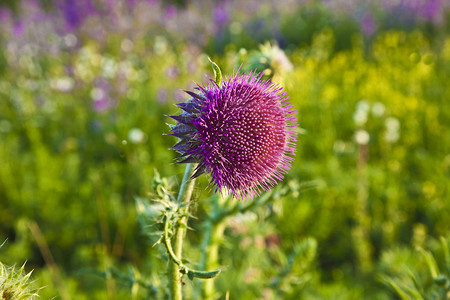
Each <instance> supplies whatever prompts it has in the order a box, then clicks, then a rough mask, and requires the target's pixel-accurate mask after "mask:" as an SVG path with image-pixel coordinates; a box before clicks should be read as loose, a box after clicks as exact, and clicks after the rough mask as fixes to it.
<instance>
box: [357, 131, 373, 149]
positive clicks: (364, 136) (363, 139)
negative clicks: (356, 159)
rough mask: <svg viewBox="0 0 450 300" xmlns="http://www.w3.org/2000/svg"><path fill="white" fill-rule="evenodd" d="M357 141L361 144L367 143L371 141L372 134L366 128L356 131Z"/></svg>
mask: <svg viewBox="0 0 450 300" xmlns="http://www.w3.org/2000/svg"><path fill="white" fill-rule="evenodd" d="M355 141H356V142H357V143H358V144H360V145H367V144H368V143H369V141H370V135H369V133H368V132H367V131H365V130H358V131H357V132H356V133H355Z"/></svg>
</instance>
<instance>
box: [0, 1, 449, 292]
mask: <svg viewBox="0 0 450 300" xmlns="http://www.w3.org/2000/svg"><path fill="white" fill-rule="evenodd" d="M310 10H312V11H310V12H301V18H298V19H296V18H294V17H292V18H286V19H285V20H284V21H283V23H282V30H283V32H285V33H286V35H291V38H290V39H291V40H292V41H297V43H294V42H292V45H289V47H288V51H286V52H285V53H284V55H286V58H287V59H288V60H289V62H290V63H291V64H292V66H293V68H292V70H289V72H281V73H279V72H278V71H275V72H274V74H281V75H280V76H279V78H278V79H277V78H273V77H272V79H273V80H276V81H278V82H282V83H283V85H284V86H285V87H286V89H287V92H288V94H289V96H290V99H291V101H292V102H293V104H294V106H295V108H296V109H297V110H298V112H299V124H300V126H301V128H300V129H299V143H298V149H297V151H298V152H297V156H296V159H295V162H294V165H293V167H292V170H291V171H290V172H289V174H288V175H287V176H286V179H285V180H284V182H283V183H282V184H281V185H280V186H279V187H278V188H277V189H275V191H274V192H273V194H272V195H270V199H269V200H267V201H263V202H261V203H258V205H255V206H253V207H251V209H249V210H246V211H241V208H242V207H245V205H247V204H248V203H239V204H235V205H236V206H233V205H232V204H230V206H229V207H228V208H229V209H234V208H233V207H238V206H239V207H238V209H236V210H233V214H232V215H230V216H227V218H226V220H225V218H224V224H225V225H224V228H223V236H222V238H221V239H220V240H219V241H217V244H218V245H219V250H218V253H219V258H218V260H219V261H218V263H219V266H220V267H224V269H223V271H222V273H221V274H220V276H219V277H217V278H216V279H214V282H215V286H216V290H217V295H218V296H219V295H220V296H221V297H222V298H223V297H225V295H226V294H227V292H228V293H229V295H230V299H257V298H264V299H299V297H300V298H304V299H339V298H342V299H361V298H363V297H364V298H367V299H386V298H393V297H395V295H398V296H399V297H409V298H411V297H416V298H420V297H423V298H424V299H445V298H442V297H443V296H442V295H444V294H442V292H443V291H446V289H447V292H448V278H449V274H448V254H445V253H448V250H445V247H446V246H444V244H445V243H444V244H442V246H441V244H440V243H438V242H436V241H435V239H437V238H438V237H440V236H447V237H448V232H449V231H450V228H449V222H448V220H449V219H450V203H449V201H448V199H450V195H449V190H450V156H449V155H450V154H449V150H448V149H450V127H449V124H450V105H449V102H448V100H449V98H450V85H449V84H448V78H449V71H448V70H449V69H450V36H449V35H448V34H447V33H445V32H440V33H439V39H437V38H436V36H434V37H433V39H432V38H429V37H428V34H425V33H424V32H423V31H421V30H418V29H417V30H412V31H410V32H406V31H382V32H380V33H379V35H377V36H375V37H374V38H373V40H371V41H370V43H367V41H366V40H365V39H364V38H363V37H361V36H360V35H358V34H353V33H354V29H353V27H352V26H353V25H352V24H350V25H348V26H343V27H332V26H331V27H330V26H329V24H327V23H326V22H325V21H326V18H327V14H328V12H323V11H322V8H321V6H319V5H318V6H317V7H313V8H310ZM316 17H317V18H316ZM350 23H351V22H350ZM292 28H297V29H298V31H294V30H292ZM244 29H245V28H244ZM340 34H342V35H344V36H345V37H346V41H349V42H348V43H347V42H343V40H342V39H341V37H340ZM240 36H241V37H242V40H243V44H242V45H240V44H239V43H237V42H235V40H232V41H233V45H232V46H230V47H224V49H225V51H224V53H222V54H216V53H213V54H211V53H209V54H210V55H211V56H212V57H214V60H215V61H217V63H218V64H219V65H220V66H221V67H222V68H223V74H224V76H225V75H226V74H227V73H229V72H230V71H231V70H232V69H233V67H238V66H239V64H240V63H241V62H242V63H243V66H242V68H243V70H251V69H255V68H256V69H258V68H259V67H260V63H261V62H263V63H266V62H265V61H261V58H262V57H270V58H273V55H274V52H271V51H273V50H274V48H275V44H272V45H271V46H270V47H269V46H267V45H265V46H263V47H262V48H258V47H257V45H258V44H259V42H260V41H255V40H253V39H250V34H249V33H248V32H246V30H242V31H241V34H240ZM269 37H270V36H269ZM245 39H248V44H244V40H245ZM267 39H270V38H267ZM296 39H298V40H296ZM124 40H125V38H124V37H122V36H114V35H111V38H110V39H108V41H107V42H106V44H105V45H99V44H98V43H97V42H96V41H94V40H90V39H86V40H83V46H82V47H80V49H77V50H76V51H75V50H74V51H65V52H62V53H61V54H60V55H58V56H52V55H50V54H42V53H41V54H39V55H37V54H36V53H30V52H27V51H24V52H18V53H15V54H14V55H12V54H11V52H8V51H7V50H6V49H4V48H3V47H2V48H0V158H1V159H0V240H4V239H5V238H8V240H9V242H8V246H7V247H4V248H2V251H0V260H1V261H4V262H5V263H6V264H8V265H13V264H14V263H16V262H18V261H24V260H28V265H29V266H30V267H31V268H33V269H34V270H35V273H34V276H33V277H34V278H35V279H36V280H38V283H39V286H46V288H45V289H42V290H41V291H40V292H39V293H40V295H41V297H42V298H43V299H48V298H53V297H57V295H61V294H64V292H62V291H64V290H66V291H68V293H69V294H70V295H71V297H72V298H73V299H114V298H115V299H127V298H129V297H130V295H132V297H133V299H144V298H146V297H150V296H152V297H155V298H156V299H158V297H159V299H164V296H165V295H166V291H164V287H165V286H166V284H167V282H166V281H165V280H166V279H165V277H167V276H166V274H165V272H166V271H167V261H168V259H167V256H166V254H165V253H164V251H161V248H162V247H161V248H160V247H152V245H153V244H154V243H155V242H156V241H157V237H158V234H160V232H161V230H162V229H161V226H160V225H161V224H160V223H158V222H156V221H158V220H160V218H159V217H160V216H159V214H160V213H161V208H162V206H161V205H160V203H158V202H155V203H151V204H148V202H147V200H146V199H147V198H148V199H154V198H155V197H153V196H154V195H156V196H158V197H161V196H164V195H165V194H164V190H162V189H161V186H164V188H165V189H166V190H167V191H169V192H173V190H177V189H178V187H179V182H180V180H181V177H182V174H183V170H182V168H181V167H179V166H177V165H174V164H173V163H172V162H173V159H174V157H175V155H176V154H175V153H173V151H171V150H169V148H170V147H171V146H172V145H173V144H174V142H175V139H174V138H172V137H168V136H163V134H164V133H168V132H169V130H168V128H167V126H166V124H165V123H166V122H169V121H168V119H167V118H166V116H167V115H171V114H174V113H175V112H176V108H175V106H174V105H173V104H174V103H176V102H177V101H179V100H180V99H182V98H183V97H184V96H180V94H181V92H180V89H188V88H189V87H190V85H191V84H192V82H193V81H196V82H199V83H200V82H205V81H206V80H205V78H204V77H203V76H204V74H209V77H210V78H211V77H212V74H211V71H210V66H209V63H208V59H207V56H206V55H205V54H203V53H201V51H199V50H198V49H197V48H195V47H193V48H195V49H194V50H193V49H191V48H190V47H188V46H186V45H182V44H180V45H178V44H171V43H170V41H169V40H168V39H167V38H165V37H163V36H162V35H159V36H150V37H149V36H144V37H142V39H139V40H138V41H136V42H135V43H134V44H133V51H132V52H127V53H124V52H121V51H119V50H118V49H120V48H121V44H122V43H123V42H124ZM230 41H231V39H230ZM436 41H437V42H436ZM341 44H342V45H341ZM343 44H345V47H344V45H343ZM240 46H246V47H247V49H244V50H243V51H241V52H240V51H239V50H238V49H239V48H240ZM264 47H266V48H264ZM208 49H209V48H208ZM211 49H212V48H211ZM211 49H210V50H208V51H209V52H212V51H213V50H211ZM278 50H279V51H282V50H281V49H278ZM278 50H277V51H278ZM214 54H216V56H217V57H216V56H214ZM244 54H245V55H247V56H246V57H244V56H243V55H244ZM271 55H272V56H271ZM240 59H242V60H241V61H240ZM262 68H263V70H266V69H268V68H270V69H271V70H274V68H273V66H272V65H264V66H262ZM119 70H120V72H119ZM104 79H105V80H107V81H109V82H110V83H111V86H112V88H111V94H110V96H111V98H114V99H115V100H116V102H114V105H112V106H111V107H110V108H108V109H105V110H99V111H97V110H95V103H94V101H93V96H95V95H96V94H95V93H97V92H98V90H96V88H98V87H97V86H96V84H97V83H98V81H99V80H100V81H102V80H104ZM65 87H66V88H67V87H69V89H67V90H66V89H65ZM70 87H71V88H70ZM367 137H368V139H367ZM155 169H158V170H159V172H160V173H161V174H160V175H158V174H155V173H154V170H155ZM152 178H154V183H153V185H152V181H151V179H152ZM212 193H213V191H212V188H210V187H208V178H207V176H202V177H200V178H198V183H197V185H196V188H195V191H194V195H193V199H194V200H193V204H192V209H193V211H192V213H193V214H194V215H195V216H196V217H197V218H196V219H191V220H190V221H189V224H188V225H189V227H190V228H192V230H189V231H188V234H187V240H186V242H185V249H184V250H183V251H184V253H185V254H184V255H183V257H188V258H189V261H188V262H186V264H187V265H192V266H194V267H196V268H197V267H199V266H197V265H196V262H199V261H201V259H200V258H201V255H202V254H201V253H202V250H201V249H199V248H200V247H201V246H200V245H202V238H203V234H204V232H205V220H207V217H208V216H209V215H210V213H211V212H212V211H214V210H213V208H212V203H213V202H212V200H211V198H210V197H211V194H212ZM136 207H137V208H138V209H137V212H136ZM227 212H228V211H227ZM31 223H35V224H37V225H38V227H39V228H40V230H41V231H42V235H43V238H44V240H45V244H46V246H47V247H48V252H49V253H50V254H51V258H52V259H53V261H54V262H55V265H56V266H57V268H58V270H59V273H57V274H59V275H58V276H55V273H54V269H52V268H53V267H54V266H52V264H51V263H49V261H48V259H49V257H48V255H47V254H46V253H45V251H44V250H43V249H42V248H41V247H40V246H39V245H38V243H37V240H36V236H34V235H32V234H31V233H30V230H29V227H30V224H31ZM139 223H140V224H142V225H143V226H144V228H145V230H144V232H142V230H141V229H140V226H139ZM418 228H419V229H420V230H419V229H418ZM421 232H422V234H421ZM149 234H150V235H149ZM424 236H426V237H427V242H426V243H424V241H423V240H424ZM428 237H429V240H428ZM433 238H434V239H433ZM421 241H422V242H421ZM447 241H448V239H447ZM411 245H413V246H414V247H415V246H421V247H422V249H426V250H420V251H417V250H414V249H413V248H412V247H411ZM445 245H448V244H445ZM163 250H164V249H163ZM50 261H51V260H50ZM199 269H200V268H199ZM21 270H22V269H19V270H15V269H11V268H6V267H2V274H7V275H6V277H8V276H9V277H8V278H12V277H14V278H16V279H18V280H19V281H20V280H23V278H25V277H26V276H24V275H23V274H22V275H21V276H19V275H20V274H21V273H22V271H21ZM93 270H95V272H94V271H93ZM17 274H19V275H17ZM380 274H381V275H380ZM11 276H12V277H11ZM27 276H29V275H27ZM380 276H381V277H380ZM442 276H445V280H444V277H442ZM380 278H382V280H381V281H380ZM196 280H197V279H194V281H192V282H191V281H190V280H187V281H186V282H185V283H186V285H185V286H184V289H185V291H186V295H187V297H189V296H193V295H195V293H196V288H197V287H196V284H197V283H196ZM20 282H23V281H20ZM60 282H62V285H61V284H60ZM155 290H158V292H157V293H156V292H155ZM154 292H155V293H154ZM30 293H33V292H30ZM439 297H441V298H439Z"/></svg>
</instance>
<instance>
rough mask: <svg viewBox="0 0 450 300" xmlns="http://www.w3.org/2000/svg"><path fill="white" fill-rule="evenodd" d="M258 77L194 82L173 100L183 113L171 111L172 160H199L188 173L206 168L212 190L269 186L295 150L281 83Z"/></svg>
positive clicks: (246, 193) (240, 192)
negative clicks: (173, 122) (183, 96)
mask: <svg viewBox="0 0 450 300" xmlns="http://www.w3.org/2000/svg"><path fill="white" fill-rule="evenodd" d="M213 65H215V64H213ZM216 66H217V65H216ZM261 76H262V74H257V73H250V74H248V75H241V74H238V73H234V74H232V75H231V76H228V77H226V78H225V80H224V82H223V83H221V78H220V79H219V80H217V79H216V82H215V81H213V80H211V83H209V84H208V85H203V86H201V85H198V86H197V87H196V88H195V89H196V90H197V92H195V93H194V92H191V91H186V93H188V94H189V95H190V96H191V98H190V99H189V100H188V101H187V102H184V103H180V104H178V106H179V107H180V108H181V109H182V110H183V111H184V112H183V113H181V114H180V115H178V116H171V117H172V118H173V119H175V120H176V121H177V122H178V123H177V124H176V125H174V126H173V127H172V134H171V135H173V136H176V137H178V138H180V139H181V141H179V142H178V143H177V144H176V145H175V146H173V147H172V148H173V149H175V150H176V151H178V152H179V153H180V154H181V155H180V157H178V160H177V163H198V166H197V168H196V170H195V172H194V175H193V177H194V178H195V177H197V176H199V175H201V174H202V173H205V172H207V173H210V174H211V184H213V185H215V187H216V189H215V192H217V191H219V192H224V191H228V192H229V193H230V195H231V196H232V197H233V198H240V199H248V198H250V199H251V198H253V197H255V196H257V195H259V194H260V193H261V192H262V191H263V190H264V191H267V190H269V189H270V188H271V187H272V186H274V185H275V184H277V181H279V180H281V179H283V174H284V173H286V172H287V171H288V170H289V168H290V164H291V162H292V161H293V158H292V157H291V156H289V155H295V141H296V134H295V132H294V130H293V128H294V127H295V126H296V117H295V111H294V110H293V109H292V108H293V106H292V105H289V103H288V101H287V100H288V96H287V95H286V92H284V91H283V89H282V87H280V86H278V85H276V84H274V83H271V82H270V81H264V80H262V79H261ZM217 82H218V83H217Z"/></svg>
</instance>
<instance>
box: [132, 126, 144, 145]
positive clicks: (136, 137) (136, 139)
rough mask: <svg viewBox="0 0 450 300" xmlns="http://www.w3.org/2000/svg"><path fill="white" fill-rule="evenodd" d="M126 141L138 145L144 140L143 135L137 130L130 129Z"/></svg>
mask: <svg viewBox="0 0 450 300" xmlns="http://www.w3.org/2000/svg"><path fill="white" fill-rule="evenodd" d="M128 140H130V142H131V143H133V144H140V143H142V142H143V141H144V140H145V133H144V132H143V131H142V130H141V129H139V128H132V129H130V131H128Z"/></svg>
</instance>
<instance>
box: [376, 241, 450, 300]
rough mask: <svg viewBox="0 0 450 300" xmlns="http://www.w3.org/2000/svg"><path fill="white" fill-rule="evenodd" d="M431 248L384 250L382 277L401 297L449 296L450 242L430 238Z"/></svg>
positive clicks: (381, 261) (427, 297)
mask: <svg viewBox="0 0 450 300" xmlns="http://www.w3.org/2000/svg"><path fill="white" fill-rule="evenodd" d="M428 244H429V246H430V248H431V249H433V250H432V251H433V252H431V251H430V250H425V249H424V248H422V247H417V248H416V249H411V248H397V249H392V250H389V251H386V252H385V253H383V255H382V257H381V260H380V276H379V277H380V280H381V281H382V282H384V283H385V284H387V285H388V286H390V287H391V288H392V289H393V290H394V291H395V292H396V293H397V294H398V296H399V297H400V298H401V299H448V298H449V297H450V259H449V257H450V251H449V242H448V240H447V239H445V238H443V237H441V239H440V240H439V241H436V240H429V241H428Z"/></svg>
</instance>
